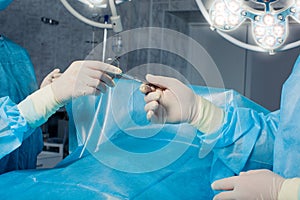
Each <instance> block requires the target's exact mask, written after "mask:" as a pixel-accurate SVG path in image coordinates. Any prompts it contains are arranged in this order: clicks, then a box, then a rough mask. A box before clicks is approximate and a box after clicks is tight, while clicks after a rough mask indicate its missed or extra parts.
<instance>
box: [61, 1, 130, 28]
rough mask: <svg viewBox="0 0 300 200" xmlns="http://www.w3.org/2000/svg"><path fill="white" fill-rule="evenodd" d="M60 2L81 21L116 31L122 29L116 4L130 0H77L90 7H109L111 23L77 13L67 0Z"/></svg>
mask: <svg viewBox="0 0 300 200" xmlns="http://www.w3.org/2000/svg"><path fill="white" fill-rule="evenodd" d="M60 1H61V3H62V4H63V5H64V6H65V8H66V9H67V10H68V11H69V12H70V13H71V14H72V15H74V16H75V17H76V18H78V19H79V20H81V21H83V22H84V23H86V24H89V25H91V26H94V27H98V28H103V29H113V31H114V32H116V33H118V32H121V31H122V30H123V28H122V23H121V18H120V16H119V15H118V13H117V9H116V4H120V3H123V2H125V1H131V0H78V1H80V2H81V3H84V4H86V5H88V6H89V7H91V8H94V7H97V8H106V7H107V6H109V7H110V10H111V13H112V16H111V17H110V21H111V24H108V23H99V22H96V21H93V20H90V19H88V18H86V17H84V16H82V15H81V14H80V13H78V12H77V11H76V10H75V9H74V8H73V7H72V6H71V5H70V4H69V3H68V1H67V0H60Z"/></svg>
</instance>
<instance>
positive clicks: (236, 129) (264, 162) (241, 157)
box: [199, 105, 280, 181]
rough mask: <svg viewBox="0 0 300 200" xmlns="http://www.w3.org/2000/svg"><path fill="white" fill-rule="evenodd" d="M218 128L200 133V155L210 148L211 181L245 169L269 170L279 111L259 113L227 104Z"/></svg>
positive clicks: (207, 151) (205, 153)
mask: <svg viewBox="0 0 300 200" xmlns="http://www.w3.org/2000/svg"><path fill="white" fill-rule="evenodd" d="M225 113H226V114H225V120H224V124H223V126H222V128H220V130H218V131H217V132H215V133H213V134H210V135H200V136H199V137H200V139H201V141H202V146H201V148H200V153H199V155H200V157H203V156H205V155H207V154H208V153H209V152H211V151H213V153H214V159H213V163H212V170H211V181H215V180H217V179H220V178H224V177H228V176H233V175H236V174H238V173H239V172H241V171H245V170H249V169H258V168H267V169H272V165H273V149H274V138H275V134H276V132H277V130H278V124H279V117H280V113H279V111H275V112H272V113H267V114H266V113H262V112H258V111H256V110H254V109H251V108H245V107H238V106H236V105H230V106H227V108H226V109H225Z"/></svg>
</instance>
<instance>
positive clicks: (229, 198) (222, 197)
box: [213, 191, 237, 200]
mask: <svg viewBox="0 0 300 200" xmlns="http://www.w3.org/2000/svg"><path fill="white" fill-rule="evenodd" d="M235 196H236V195H235V193H234V192H233V191H227V192H221V193H219V194H217V195H216V196H214V198H213V200H237V198H236V197H235Z"/></svg>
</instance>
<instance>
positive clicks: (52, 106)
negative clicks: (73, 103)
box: [18, 61, 122, 128]
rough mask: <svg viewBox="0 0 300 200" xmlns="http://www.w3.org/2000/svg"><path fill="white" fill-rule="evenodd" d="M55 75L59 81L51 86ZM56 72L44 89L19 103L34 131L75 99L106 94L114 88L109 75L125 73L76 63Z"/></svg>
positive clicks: (96, 64)
mask: <svg viewBox="0 0 300 200" xmlns="http://www.w3.org/2000/svg"><path fill="white" fill-rule="evenodd" d="M53 73H54V74H56V75H57V76H56V79H55V80H54V81H53V82H52V83H51V84H49V82H50V81H52V78H51V76H52V75H53ZM57 73H59V72H58V71H57V70H54V71H53V72H52V73H50V76H47V77H46V78H45V82H44V84H43V85H42V86H43V87H42V88H41V89H39V90H37V91H35V92H34V93H33V94H31V95H29V96H28V97H27V98H26V99H25V100H23V101H22V102H20V103H19V104H18V109H19V110H20V113H21V115H22V116H23V117H24V118H25V119H26V121H27V122H28V124H29V125H30V126H31V127H32V128H36V127H38V126H40V125H41V124H43V123H45V122H46V121H47V120H48V118H49V117H50V116H51V115H52V114H53V113H55V112H56V111H57V110H58V109H59V108H60V107H61V106H63V105H64V104H66V103H67V102H68V101H70V100H71V99H72V98H77V97H79V96H84V95H91V94H94V95H97V94H99V93H101V92H105V91H106V87H107V86H114V82H113V79H112V77H110V76H109V75H108V74H107V73H109V74H120V73H122V71H121V70H120V69H119V68H117V67H114V66H112V65H109V64H106V63H102V62H99V61H76V62H73V63H72V64H71V65H70V66H69V67H68V69H67V70H66V71H65V72H64V73H63V74H62V75H58V74H57ZM50 78H51V80H50ZM47 84H48V85H47Z"/></svg>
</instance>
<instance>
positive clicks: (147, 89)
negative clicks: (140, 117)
mask: <svg viewBox="0 0 300 200" xmlns="http://www.w3.org/2000/svg"><path fill="white" fill-rule="evenodd" d="M155 90H156V88H155V87H154V86H152V85H149V84H147V83H143V84H141V85H140V91H141V92H142V93H144V94H148V93H149V92H154V91H155Z"/></svg>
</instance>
